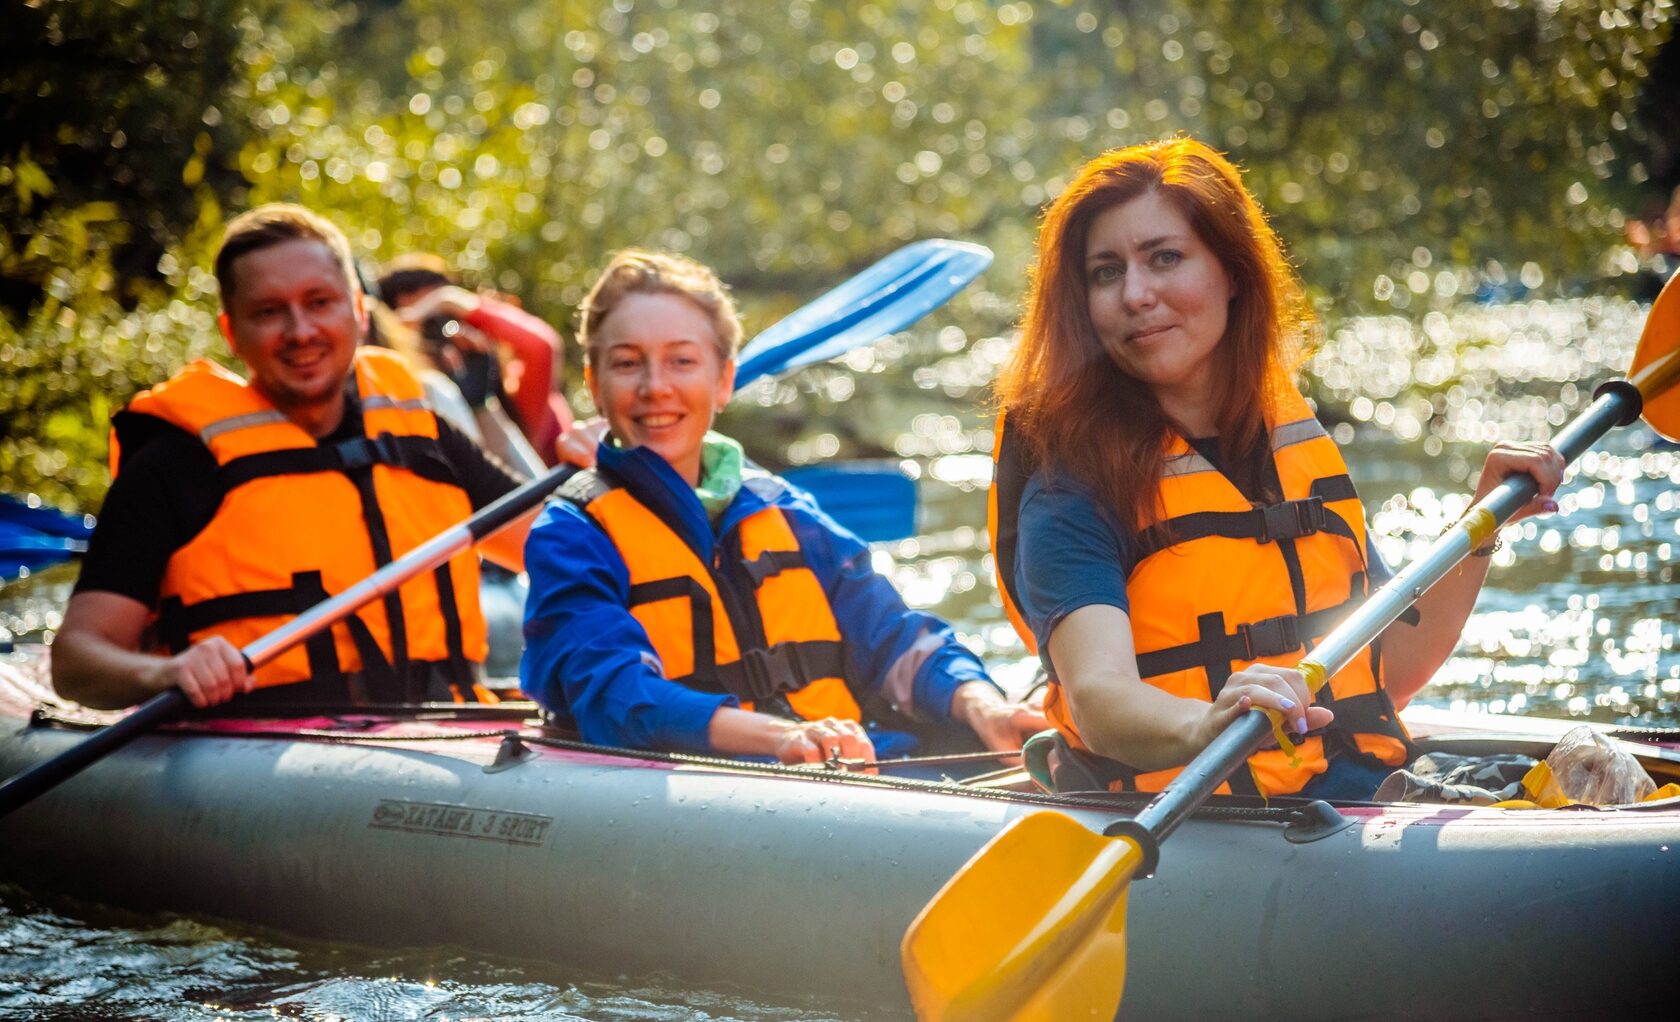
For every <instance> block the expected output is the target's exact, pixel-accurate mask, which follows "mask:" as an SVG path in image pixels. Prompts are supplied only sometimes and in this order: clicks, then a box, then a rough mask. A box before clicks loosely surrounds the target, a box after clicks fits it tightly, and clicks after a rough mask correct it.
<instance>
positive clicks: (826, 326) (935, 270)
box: [735, 238, 992, 387]
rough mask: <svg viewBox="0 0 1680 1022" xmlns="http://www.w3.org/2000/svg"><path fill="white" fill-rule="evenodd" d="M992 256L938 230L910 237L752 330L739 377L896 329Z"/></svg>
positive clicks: (742, 380)
mask: <svg viewBox="0 0 1680 1022" xmlns="http://www.w3.org/2000/svg"><path fill="white" fill-rule="evenodd" d="M991 264H992V252H991V250H990V249H988V248H986V247H985V246H983V245H974V244H970V243H968V242H962V241H945V240H942V239H937V238H936V239H931V240H928V241H918V242H915V243H914V244H910V245H906V246H905V247H904V248H901V249H899V250H898V251H897V252H894V253H893V254H892V255H889V256H887V257H886V258H885V259H882V260H881V261H880V262H878V263H876V264H875V265H873V266H871V267H869V268H868V269H866V270H864V271H863V272H862V273H859V274H858V275H857V276H855V277H853V278H852V279H851V280H849V281H847V282H846V283H844V284H842V285H840V286H839V287H837V288H835V289H834V290H833V291H830V292H829V293H828V294H825V295H823V296H822V297H821V298H818V299H817V300H816V301H814V302H812V303H811V304H809V305H807V306H805V307H803V308H801V309H798V310H796V311H795V312H794V313H793V314H792V315H790V316H788V317H787V318H786V319H784V320H782V321H781V322H780V323H777V324H776V325H775V326H773V327H771V328H770V329H768V330H766V331H764V332H763V333H761V334H759V335H758V336H757V337H755V338H753V341H752V343H751V344H748V345H747V346H746V348H745V349H743V350H742V351H741V354H740V356H739V357H738V359H737V362H736V369H735V385H736V386H737V387H745V386H746V385H747V384H749V383H751V382H753V381H754V380H756V379H758V378H759V377H760V376H769V375H773V374H777V373H785V372H788V371H790V370H793V369H799V368H802V367H804V366H808V365H815V364H816V363H818V362H826V361H828V360H829V359H831V358H835V357H838V356H840V355H844V354H845V353H846V352H848V351H851V350H852V349H853V348H856V347H858V346H859V345H862V344H867V343H870V342H872V341H876V340H879V339H880V338H882V337H886V336H887V335H888V334H894V333H897V332H898V331H900V330H903V329H905V328H906V327H908V326H910V325H911V324H913V323H915V322H916V321H917V320H919V319H921V318H922V317H923V316H925V315H927V314H928V313H930V312H932V311H933V310H934V309H937V308H939V307H940V306H941V305H944V304H945V303H946V302H948V301H950V299H951V296H952V295H954V294H956V293H957V292H958V291H961V290H962V289H963V288H964V287H966V286H968V282H969V281H971V280H973V279H974V278H975V277H977V276H979V275H980V272H981V271H982V270H984V269H985V268H986V267H988V266H990V265H991Z"/></svg>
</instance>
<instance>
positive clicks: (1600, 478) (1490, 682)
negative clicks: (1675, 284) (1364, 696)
mask: <svg viewBox="0 0 1680 1022" xmlns="http://www.w3.org/2000/svg"><path fill="white" fill-rule="evenodd" d="M1643 319H1644V310H1643V309H1642V308H1641V307H1639V306H1636V305H1634V304H1632V303H1629V302H1623V301H1618V300H1611V299H1582V300H1572V301H1558V302H1531V303H1518V304H1510V305H1499V306H1474V305H1470V306H1465V307H1463V308H1461V309H1459V310H1456V311H1454V312H1453V313H1452V314H1451V315H1443V314H1439V313H1437V314H1432V315H1431V316H1429V317H1427V318H1426V319H1424V320H1423V321H1421V322H1414V321H1410V320H1402V319H1362V320H1354V321H1349V322H1346V323H1343V324H1341V325H1340V326H1338V327H1336V328H1335V329H1334V330H1333V331H1332V333H1331V334H1330V336H1329V337H1328V338H1326V340H1325V342H1324V343H1323V344H1322V345H1321V347H1320V350H1319V352H1318V354H1317V355H1316V356H1315V358H1314V359H1313V361H1312V363H1311V364H1310V366H1309V369H1310V378H1311V387H1310V393H1311V394H1312V396H1313V397H1314V399H1315V400H1316V401H1317V403H1318V406H1319V412H1320V416H1321V418H1323V419H1324V421H1325V422H1326V424H1327V425H1328V426H1330V428H1331V429H1332V431H1333V433H1334V434H1335V435H1336V437H1337V439H1338V440H1339V441H1341V442H1342V443H1343V444H1344V448H1345V449H1346V450H1347V451H1348V454H1349V462H1350V465H1351V471H1352V474H1353V476H1354V479H1355V481H1356V483H1357V484H1358V485H1359V489H1360V492H1361V495H1362V496H1363V497H1364V499H1365V501H1366V504H1367V508H1368V510H1369V512H1370V514H1371V518H1372V523H1371V524H1372V532H1373V535H1374V536H1375V537H1376V540H1377V543H1378V544H1379V546H1380V549H1381V551H1382V553H1383V555H1384V557H1385V558H1386V559H1387V560H1388V562H1389V563H1390V564H1391V565H1395V566H1398V565H1400V564H1403V563H1405V561H1406V560H1407V559H1408V558H1409V557H1410V556H1412V555H1414V554H1416V553H1417V552H1419V551H1421V550H1422V549H1423V547H1424V546H1425V545H1426V544H1427V542H1428V541H1429V539H1430V538H1432V537H1433V536H1435V535H1436V534H1438V533H1439V532H1440V531H1441V530H1442V529H1443V528H1445V527H1446V525H1447V524H1449V523H1450V522H1452V521H1453V520H1454V519H1455V518H1456V517H1457V516H1458V515H1459V513H1460V512H1461V511H1462V510H1463V508H1464V506H1465V503H1466V500H1465V498H1464V496H1463V494H1464V493H1465V492H1466V491H1467V489H1468V487H1469V485H1470V482H1471V480H1472V479H1473V478H1474V474H1475V472H1476V470H1477V468H1478V467H1479V465H1480V458H1481V454H1482V452H1483V451H1484V450H1485V448H1486V446H1487V444H1488V443H1490V442H1491V441H1493V440H1496V439H1543V438H1544V437H1546V436H1548V435H1550V433H1551V432H1552V431H1555V429H1556V428H1557V427H1558V426H1559V425H1561V424H1562V423H1563V422H1565V421H1567V419H1568V418H1569V417H1570V416H1572V415H1573V414H1575V413H1576V412H1578V411H1579V410H1580V409H1581V408H1583V407H1585V405H1586V404H1587V402H1588V401H1590V399H1591V393H1590V388H1591V384H1592V383H1594V382H1597V381H1600V380H1604V379H1608V378H1611V377H1615V376H1619V375H1621V374H1622V372H1623V371H1625V369H1626V367H1627V365H1628V363H1629V360H1630V359H1631V357H1632V354H1633V350H1634V346H1635V344H1636V342H1637V338H1638V334H1639V329H1640V327H1641V325H1642V323H1643ZM1007 348H1008V344H1007V341H1005V340H1002V339H999V338H984V339H977V340H973V341H972V342H971V341H970V339H969V338H967V337H965V336H963V335H962V333H961V331H960V330H956V329H955V328H952V327H947V328H945V329H943V330H939V331H937V332H930V333H928V334H925V335H924V334H916V335H913V336H911V337H908V338H902V339H898V340H895V341H891V342H888V343H886V344H883V345H881V346H878V347H877V348H876V349H875V350H873V351H871V352H862V353H854V355H853V356H852V357H851V358H849V359H848V360H846V361H845V362H844V363H841V364H837V365H833V366H829V367H822V368H819V369H817V370H813V371H810V372H808V373H806V374H805V375H804V376H802V377H801V378H800V380H799V381H798V383H797V384H795V383H787V382H784V383H781V384H761V385H760V386H759V387H758V388H757V389H756V390H754V391H753V392H751V393H749V394H746V395H744V398H745V402H744V403H745V404H747V405H748V406H749V410H748V411H747V412H744V413H741V412H732V413H731V418H730V419H729V420H728V422H727V423H726V424H725V428H726V429H728V428H733V429H734V431H735V432H737V433H740V434H742V435H746V434H747V433H748V431H749V430H753V431H755V432H759V433H762V434H763V435H766V436H774V437H775V439H774V440H773V441H770V442H769V443H770V445H771V447H772V450H771V452H770V453H772V454H775V455H779V456H780V457H781V458H782V459H783V460H787V461H791V462H805V461H812V460H817V459H818V458H821V457H826V456H829V455H831V454H833V453H835V452H839V453H841V454H843V455H845V454H851V453H856V452H859V451H862V452H865V453H868V452H876V453H891V454H893V455H895V456H897V457H900V458H902V459H903V460H904V463H905V465H906V467H907V468H908V469H909V470H910V471H912V472H913V473H915V474H917V475H918V476H919V477H920V478H921V491H922V493H921V498H922V505H923V506H922V519H921V521H922V528H921V530H920V532H919V534H918V535H917V536H916V537H915V538H914V539H907V540H903V541H899V542H896V543H887V544H881V545H878V547H877V549H876V561H877V566H878V567H879V568H880V569H881V570H883V571H885V572H887V573H888V574H890V575H891V577H892V578H893V580H894V581H895V583H896V584H897V585H898V586H899V588H900V590H901V591H902V592H903V593H904V594H905V596H906V599H907V600H908V601H909V602H910V603H912V604H913V605H915V606H919V607H926V608H930V609H934V610H937V611H938V612H940V613H942V614H944V615H945V616H947V617H948V618H949V619H950V620H951V621H952V622H953V623H954V624H955V625H956V626H957V628H958V629H959V631H960V632H961V633H962V635H963V636H964V638H965V639H966V640H967V641H968V642H969V643H970V645H971V646H972V647H973V648H974V649H976V650H977V651H979V652H981V653H982V654H983V655H984V656H985V657H986V658H987V661H988V663H989V664H991V665H992V667H993V669H994V672H995V673H996V675H997V676H998V678H999V679H1000V680H1001V681H1002V682H1003V683H1004V684H1005V685H1006V687H1009V688H1011V689H1013V690H1016V691H1020V690H1024V689H1025V688H1027V687H1029V686H1030V685H1031V684H1032V681H1033V676H1034V672H1035V668H1036V665H1035V663H1034V661H1033V660H1032V659H1031V658H1030V657H1028V656H1027V655H1026V653H1025V651H1024V649H1023V648H1022V647H1021V645H1020V642H1019V640H1018V639H1016V638H1015V637H1014V635H1013V633H1012V632H1011V631H1010V629H1009V626H1008V624H1007V623H1006V622H1005V620H1004V617H1003V612H1002V610H1001V609H1000V605H999V603H998V601H997V594H996V590H995V587H994V585H993V583H992V581H991V572H990V565H989V557H988V555H987V551H986V533H985V485H986V482H987V480H988V479H989V474H990V462H989V458H988V457H987V454H986V452H987V451H989V449H990V443H991V433H990V423H989V419H988V417H987V416H986V415H985V414H984V412H983V411H982V410H981V409H980V404H981V402H982V400H983V397H984V387H985V384H986V383H987V381H989V380H990V379H991V376H992V374H993V373H994V372H995V369H996V366H997V365H998V363H999V362H1000V361H1001V360H1002V358H1003V356H1004V354H1005V353H1006V352H1007ZM789 422H794V423H796V425H795V426H793V427H792V428H789V427H788V426H787V424H788V423H789ZM762 443H764V441H761V444H762ZM1559 502H1560V504H1561V509H1560V512H1559V513H1558V514H1557V515H1553V516H1550V517H1548V518H1544V519H1538V520H1532V521H1530V522H1526V523H1523V524H1522V525H1519V526H1515V527H1513V528H1511V529H1509V530H1507V533H1508V535H1507V537H1506V543H1505V545H1504V547H1503V548H1502V549H1501V550H1500V551H1499V552H1497V553H1496V554H1495V555H1494V568H1493V572H1492V574H1491V576H1490V579H1489V582H1488V585H1487V587H1486V589H1485V590H1484V591H1483V594H1482V597H1481V600H1480V601H1479V602H1478V604H1477V607H1476V611H1475V613H1474V614H1473V616H1472V617H1471V619H1470V622H1469V624H1468V625H1467V627H1466V629H1465V633H1464V639H1463V641H1462V642H1461V644H1460V647H1459V650H1458V652H1457V654H1456V655H1455V656H1454V657H1453V658H1452V659H1451V660H1450V661H1449V662H1448V664H1447V665H1446V666H1445V667H1444V668H1443V669H1442V670H1441V672H1440V673H1439V674H1438V675H1437V677H1436V680H1435V681H1434V683H1433V684H1432V685H1431V686H1430V687H1429V688H1427V689H1425V690H1424V692H1423V693H1422V694H1421V695H1420V696H1419V698H1418V701H1419V702H1422V703H1426V704H1431V705H1440V706H1449V707H1454V708H1459V709H1465V710H1468V711H1470V712H1490V713H1500V712H1524V713H1534V714H1542V715H1546V716H1555V717H1577V718H1582V719H1592V720H1599V721H1618V722H1625V723H1637V724H1647V725H1659V724H1660V725H1670V726H1672V725H1676V724H1680V651H1677V650H1676V633H1677V630H1680V628H1677V624H1676V618H1677V615H1676V613H1675V611H1676V599H1675V596H1676V587H1675V577H1674V576H1675V567H1674V562H1675V558H1674V550H1675V547H1676V546H1677V545H1680V448H1677V447H1675V446H1674V445H1671V444H1668V443H1665V442H1663V441H1662V440H1661V439H1660V438H1658V437H1656V436H1655V435H1654V434H1653V433H1651V432H1650V431H1649V430H1648V429H1647V428H1645V427H1644V426H1643V425H1640V426H1636V427H1634V428H1631V429H1626V430H1622V431H1620V432H1619V433H1617V434H1615V435H1614V436H1612V437H1611V438H1609V439H1607V440H1606V441H1605V442H1603V443H1601V444H1600V445H1599V448H1598V450H1597V452H1595V453H1592V454H1589V455H1588V456H1587V457H1586V458H1584V459H1583V460H1582V462H1581V463H1580V465H1579V467H1578V469H1577V471H1576V472H1575V473H1574V474H1573V476H1572V477H1571V479H1570V481H1569V482H1568V483H1567V484H1566V486H1565V488H1564V490H1563V491H1562V494H1561V497H1560V501H1559ZM69 577H70V576H69V575H68V573H67V572H66V571H64V570H58V571H54V572H48V573H45V574H43V575H42V576H38V577H37V578H35V579H31V580H28V581H26V582H25V583H23V584H21V585H14V586H12V587H10V588H9V589H8V590H7V591H4V592H0V626H4V627H6V628H9V629H10V630H11V631H13V632H16V633H35V632H39V631H41V630H42V629H50V628H52V627H54V626H55V625H56V623H57V620H56V614H57V607H58V605H59V603H60V602H61V601H62V599H63V597H64V594H65V590H66V587H67V580H68V578H69ZM832 1010H833V1008H832V1007H831V1006H818V1007H813V1006H810V1005H765V1004H759V1003H756V1002H754V1001H751V1000H747V999H743V998H742V997H740V996H738V995H737V994H732V993H730V992H727V991H724V992H719V991H696V990H691V989H687V988H684V987H682V986H680V985H677V984H674V983H669V982H665V981H663V980H661V978H660V977H647V976H633V977H624V976H588V977H584V976H577V975H565V976H561V975H554V974H552V970H551V969H548V968H546V967H544V966H541V965H536V964H533V963H529V962H515V961H487V960H485V959H483V958H482V957H481V956H471V955H466V954H463V953H460V952H455V951H437V950H430V951H410V952H399V953H390V952H373V951H368V950H365V949H360V948H354V947H347V946H342V945H327V944H315V943H309V942H302V941H298V940H297V939H295V938H292V937H289V936H286V935H281V934H275V933H271V932H265V931H259V930H254V929H252V928H249V927H243V926H240V925H237V924H232V923H226V922H221V921H213V920H202V919H189V918H179V917H172V916H152V915H148V916H135V915H132V914H127V913H123V912H119V911H116V910H113V909H110V908H107V907H104V906H98V905H92V904H87V903H82V902H75V901H70V900H67V899H64V898H61V897H56V896H51V895H48V894H46V893H43V892H34V891H26V890H22V889H19V888H17V887H15V886H6V885H4V884H3V883H0V1019H57V1020H70V1019H86V1018H118V1019H135V1020H139V1019H146V1020H171V1022H186V1020H195V1022H196V1020H208V1019H230V1020H231V1019H251V1020H255V1019H272V1018H276V1017H280V1018H296V1019H309V1020H319V1022H326V1020H332V1019H437V1020H444V1019H448V1020H462V1019H490V1018H495V1019H532V1020H535V1019H543V1020H556V1022H559V1020H574V1019H575V1020H593V1022H605V1020H629V1019H661V1020H673V1022H675V1020H685V1022H686V1020H721V1019H743V1020H746V1019H751V1020H760V1019H762V1020H769V1019H825V1018H838V1017H844V1018H848V1019H857V1018H862V1017H863V1016H860V1015H858V1014H856V1013H855V1012H849V1011H845V1010H844V1009H841V1010H842V1011H843V1012H844V1014H843V1015H838V1016H837V1015H834V1014H832V1013H831V1012H832Z"/></svg>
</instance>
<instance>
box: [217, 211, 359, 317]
mask: <svg viewBox="0 0 1680 1022" xmlns="http://www.w3.org/2000/svg"><path fill="white" fill-rule="evenodd" d="M299 238H310V239H313V240H315V241H319V242H322V243H323V244H325V245H326V246H327V248H329V249H331V250H332V254H333V257H334V258H336V259H337V260H338V262H339V265H340V266H342V267H344V276H345V279H346V280H347V281H349V283H350V288H351V290H352V291H360V290H361V287H362V285H361V279H360V278H359V277H357V276H356V263H355V261H354V260H353V259H352V258H351V257H350V242H349V240H348V239H346V238H345V237H344V232H343V231H341V230H339V229H338V227H337V226H336V225H335V224H334V223H333V222H332V221H330V220H328V219H327V218H326V217H323V216H321V215H320V214H319V213H316V212H314V211H312V210H309V209H305V208H304V207H302V206H296V205H293V204H291V203H287V202H273V203H269V204H268V205H266V206H258V207H257V208H256V209H253V210H250V211H248V212H245V213H241V214H240V215H239V216H236V217H234V218H233V220H232V221H230V222H229V223H228V225H227V230H226V231H225V232H223V234H222V247H221V248H220V249H217V251H216V286H217V287H219V288H220V289H221V292H222V307H223V308H226V307H227V304H228V301H229V299H231V298H232V297H233V264H234V263H235V262H236V261H238V259H239V257H241V256H245V255H249V254H250V253H252V252H257V251H260V250H262V249H265V248H268V247H270V246H271V245H278V244H280V243H281V242H285V241H295V240H297V239H299Z"/></svg>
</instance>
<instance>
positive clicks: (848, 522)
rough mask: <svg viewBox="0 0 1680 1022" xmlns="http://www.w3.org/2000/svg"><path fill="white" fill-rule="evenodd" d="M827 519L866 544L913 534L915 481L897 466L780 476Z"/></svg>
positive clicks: (848, 465)
mask: <svg viewBox="0 0 1680 1022" xmlns="http://www.w3.org/2000/svg"><path fill="white" fill-rule="evenodd" d="M781 476H782V478H783V479H786V480H787V481H788V482H790V483H792V484H793V485H795V486H797V487H799V488H800V489H802V490H804V491H805V492H807V493H809V494H810V495H811V496H812V497H815V498H816V501H817V505H818V506H819V507H821V508H822V509H823V511H825V512H827V514H828V516H829V517H830V518H832V519H834V520H835V521H836V522H838V523H840V525H841V526H842V527H844V528H846V529H848V530H850V531H851V532H852V533H853V534H854V535H856V536H857V537H858V538H859V539H861V540H863V541H864V542H866V543H884V542H888V541H890V540H897V539H907V538H909V537H911V536H914V535H915V534H916V481H915V480H914V479H911V478H910V477H909V476H907V475H905V474H904V470H903V469H901V468H899V466H898V463H897V462H882V461H853V462H845V463H841V464H833V465H807V466H805V467H803V468H790V469H788V470H787V471H786V472H783V473H781Z"/></svg>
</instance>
